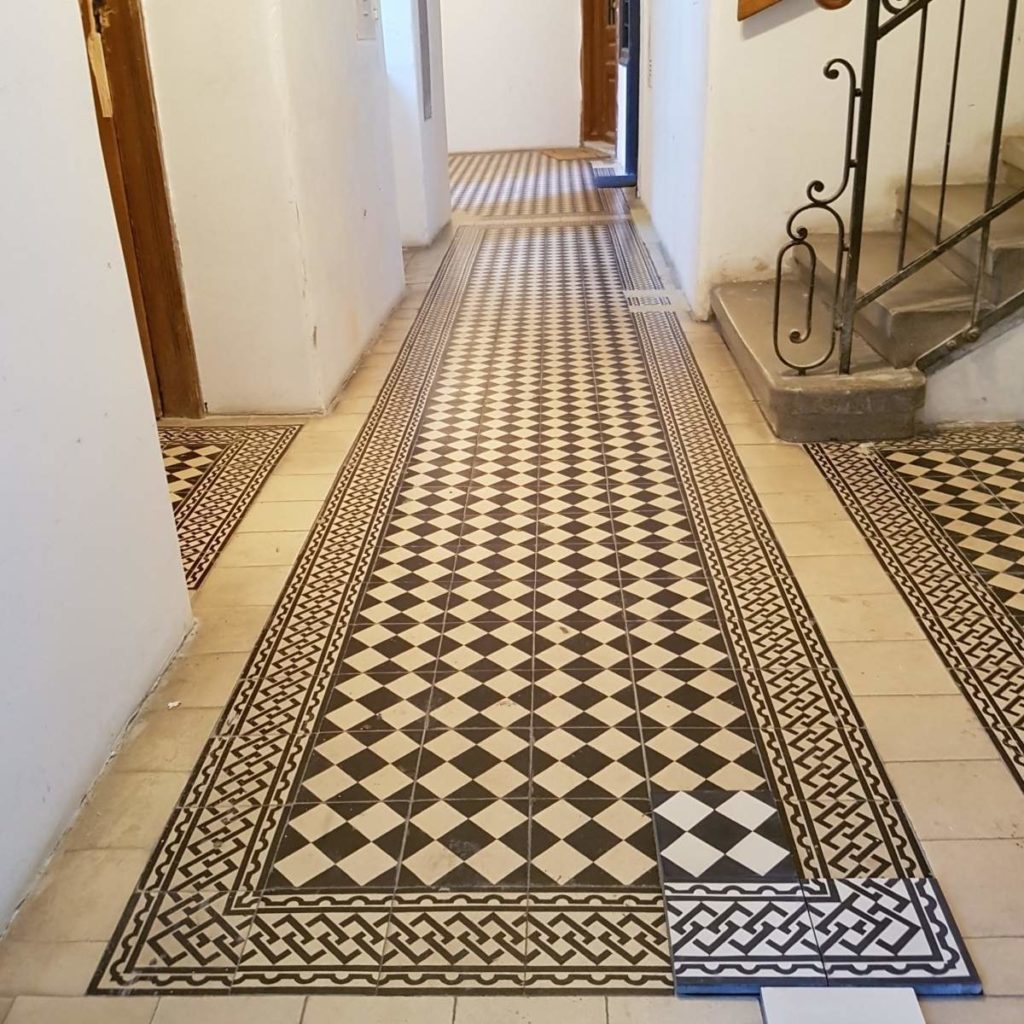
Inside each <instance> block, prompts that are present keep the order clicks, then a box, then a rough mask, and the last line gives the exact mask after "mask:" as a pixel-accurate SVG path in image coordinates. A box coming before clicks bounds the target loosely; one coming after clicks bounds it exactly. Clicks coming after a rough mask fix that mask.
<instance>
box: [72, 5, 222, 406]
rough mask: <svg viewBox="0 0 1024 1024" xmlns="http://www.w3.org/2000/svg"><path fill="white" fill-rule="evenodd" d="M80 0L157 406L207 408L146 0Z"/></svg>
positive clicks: (103, 137)
mask: <svg viewBox="0 0 1024 1024" xmlns="http://www.w3.org/2000/svg"><path fill="white" fill-rule="evenodd" d="M80 3H81V8H82V17H83V24H84V27H85V31H86V39H87V45H90V51H91V52H90V63H91V64H92V69H93V94H94V98H95V100H96V107H97V117H98V119H99V130H100V139H101V143H102V145H103V153H104V158H105V161H106V165H107V175H108V179H109V181H110V190H111V196H112V199H113V203H114V210H115V215H116V217H117V222H118V230H119V232H120V235H121V245H122V248H123V249H124V256H125V266H126V269H127V272H128V279H129V283H130V284H131V287H132V297H133V300H134V302H135V309H136V319H137V320H138V326H139V333H140V341H141V343H142V347H143V353H144V355H146V362H147V371H148V372H149V373H150V381H151V384H153V385H154V386H155V390H156V393H157V394H158V396H159V402H158V403H157V408H158V410H159V409H162V412H163V414H164V415H166V416H184V417H199V416H201V415H202V414H203V411H204V406H203V400H202V391H201V389H200V385H199V368H198V364H197V362H196V353H195V344H194V341H193V338H192V327H191V324H190V322H189V317H188V309H187V307H186V303H185V287H184V282H183V281H182V277H181V266H180V264H179V261H178V248H177V240H176V238H175V234H174V224H173V221H172V218H171V209H170V200H169V198H168V192H167V179H166V175H165V172H164V164H163V154H162V152H161V146H160V131H159V127H158V125H157V114H156V101H155V98H154V94H153V83H152V78H151V75H150V67H149V54H148V50H147V47H146V35H145V28H144V25H143V20H142V10H141V8H140V6H139V0H80ZM90 39H91V44H90ZM96 48H99V50H100V52H99V54H97V53H96V52H95V50H96ZM101 79H105V81H102V80H101ZM147 339H148V342H149V344H148V346H147V344H146V341H147ZM147 349H148V351H147Z"/></svg>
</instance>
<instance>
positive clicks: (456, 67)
mask: <svg viewBox="0 0 1024 1024" xmlns="http://www.w3.org/2000/svg"><path fill="white" fill-rule="evenodd" d="M441 15H442V22H443V26H444V71H445V89H446V92H447V106H448V144H449V147H450V149H451V151H452V152H453V153H469V152H483V151H486V150H498V149H545V148H549V147H551V148H557V147H566V146H577V145H579V140H580V117H581V113H582V104H583V86H582V80H581V72H580V51H581V47H582V43H583V12H582V7H581V5H580V0H441Z"/></svg>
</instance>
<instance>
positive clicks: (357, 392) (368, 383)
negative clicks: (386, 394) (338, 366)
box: [342, 369, 388, 401]
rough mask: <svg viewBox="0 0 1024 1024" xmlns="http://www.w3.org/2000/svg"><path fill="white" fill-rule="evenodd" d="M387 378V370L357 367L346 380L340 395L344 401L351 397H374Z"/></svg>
mask: <svg viewBox="0 0 1024 1024" xmlns="http://www.w3.org/2000/svg"><path fill="white" fill-rule="evenodd" d="M387 378H388V375H387V372H382V371H380V370H365V371H364V370H363V369H359V370H358V371H356V372H355V373H354V374H352V376H351V377H350V378H349V379H348V381H346V383H345V390H344V392H343V394H342V397H343V399H344V400H345V401H349V400H350V399H353V398H367V397H369V398H376V397H377V395H379V394H380V389H381V388H382V387H383V385H384V381H386V380H387Z"/></svg>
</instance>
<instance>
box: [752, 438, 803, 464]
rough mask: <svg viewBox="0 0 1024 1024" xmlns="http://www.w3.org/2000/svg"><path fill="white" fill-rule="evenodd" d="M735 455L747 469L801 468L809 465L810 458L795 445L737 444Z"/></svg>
mask: <svg viewBox="0 0 1024 1024" xmlns="http://www.w3.org/2000/svg"><path fill="white" fill-rule="evenodd" d="M736 454H737V455H738V456H739V457H740V462H742V463H743V465H744V466H746V467H747V468H748V469H750V468H754V467H761V466H771V467H776V466H779V467H781V466H794V467H802V466H808V465H810V464H811V459H810V456H809V455H808V454H807V452H805V451H804V450H803V448H801V447H800V446H799V445H795V444H783V443H781V442H780V443H779V444H739V445H737V446H736Z"/></svg>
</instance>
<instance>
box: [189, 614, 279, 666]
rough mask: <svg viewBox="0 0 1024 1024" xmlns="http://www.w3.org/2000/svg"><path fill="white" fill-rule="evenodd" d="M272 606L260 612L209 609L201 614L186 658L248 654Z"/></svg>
mask: <svg viewBox="0 0 1024 1024" xmlns="http://www.w3.org/2000/svg"><path fill="white" fill-rule="evenodd" d="M271 611H272V606H270V605H268V606H266V607H263V608H211V609H207V610H204V611H203V614H202V616H201V618H200V620H199V629H198V631H197V632H196V636H195V639H193V641H192V642H191V643H190V644H189V647H188V654H189V656H190V657H192V656H195V655H198V654H230V653H236V652H239V651H244V652H245V653H246V654H248V653H249V651H251V650H252V647H253V644H254V643H255V642H256V638H257V637H258V636H259V635H260V632H261V631H262V629H263V626H264V624H265V623H266V621H267V617H268V616H269V615H270V612H271Z"/></svg>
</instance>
